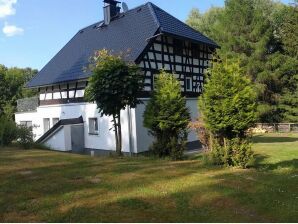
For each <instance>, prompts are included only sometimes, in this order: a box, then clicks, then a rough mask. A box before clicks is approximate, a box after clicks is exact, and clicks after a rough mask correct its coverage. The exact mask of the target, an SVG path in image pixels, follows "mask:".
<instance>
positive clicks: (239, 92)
mask: <svg viewBox="0 0 298 224" xmlns="http://www.w3.org/2000/svg"><path fill="white" fill-rule="evenodd" d="M209 73H210V74H209V79H208V80H207V83H206V84H205V86H204V94H203V95H202V96H200V99H199V110H200V112H201V114H202V119H203V121H204V123H205V125H206V128H207V129H208V130H209V131H210V133H211V138H212V139H211V141H212V142H211V144H210V143H209V144H210V145H211V152H210V160H211V162H212V163H213V164H216V165H226V166H239V167H242V168H246V167H247V165H248V164H249V162H250V161H251V159H252V157H253V153H252V152H251V149H250V148H251V147H250V145H249V143H248V141H247V137H246V131H247V130H248V129H249V128H250V127H252V126H253V125H254V123H255V121H256V94H255V91H254V88H253V86H252V83H251V81H250V79H248V78H246V77H245V76H244V75H242V71H241V69H240V67H239V64H238V63H232V62H231V63H230V64H229V63H228V61H226V63H225V62H223V63H220V62H214V63H213V65H212V68H211V69H210V70H209Z"/></svg>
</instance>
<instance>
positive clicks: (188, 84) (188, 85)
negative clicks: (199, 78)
mask: <svg viewBox="0 0 298 224" xmlns="http://www.w3.org/2000/svg"><path fill="white" fill-rule="evenodd" d="M185 89H186V91H187V92H191V91H192V78H190V77H186V80H185Z"/></svg>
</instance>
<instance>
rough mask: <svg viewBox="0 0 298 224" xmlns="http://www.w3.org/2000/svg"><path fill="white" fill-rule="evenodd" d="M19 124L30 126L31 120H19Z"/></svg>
mask: <svg viewBox="0 0 298 224" xmlns="http://www.w3.org/2000/svg"><path fill="white" fill-rule="evenodd" d="M20 125H21V126H25V127H27V128H31V127H32V121H20Z"/></svg>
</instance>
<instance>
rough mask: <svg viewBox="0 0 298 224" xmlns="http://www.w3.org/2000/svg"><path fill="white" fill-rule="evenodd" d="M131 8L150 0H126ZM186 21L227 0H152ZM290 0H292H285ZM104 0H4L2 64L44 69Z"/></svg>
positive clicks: (97, 15)
mask: <svg viewBox="0 0 298 224" xmlns="http://www.w3.org/2000/svg"><path fill="white" fill-rule="evenodd" d="M125 2H126V3H127V4H128V6H129V8H133V7H136V6H138V5H141V4H143V3H145V2H147V1H146V0H126V1H125ZM151 2H153V3H154V4H156V5H158V6H159V7H161V8H162V9H164V10H166V11H168V12H169V13H171V14H172V15H174V16H175V17H177V18H179V19H180V20H182V21H185V20H186V18H187V15H188V13H189V11H190V10H191V9H192V8H193V7H196V8H199V9H200V11H206V10H207V9H208V8H210V7H211V6H223V4H224V0H151ZM282 2H285V3H288V2H291V0H282ZM102 6H103V3H102V0H0V64H4V65H6V66H8V67H11V66H18V67H32V68H36V69H41V68H42V67H43V66H44V65H45V64H46V63H47V62H48V61H49V60H50V59H51V58H52V57H53V56H54V55H55V54H56V53H57V52H58V51H59V50H60V49H61V48H62V47H63V46H64V45H65V44H66V43H67V42H68V41H69V40H70V39H71V38H72V37H73V36H74V35H75V33H76V32H77V31H78V30H79V29H81V28H83V27H85V26H88V25H90V24H92V23H94V22H97V21H99V20H101V19H102V18H103V13H102Z"/></svg>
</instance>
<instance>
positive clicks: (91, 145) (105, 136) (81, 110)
mask: <svg viewBox="0 0 298 224" xmlns="http://www.w3.org/2000/svg"><path fill="white" fill-rule="evenodd" d="M80 116H83V120H84V129H85V148H88V149H101V150H115V136H114V132H113V131H111V130H110V129H111V128H113V125H112V122H111V121H112V118H111V117H107V116H104V117H101V116H100V114H99V113H98V109H97V108H96V104H91V103H75V104H65V105H51V106H40V107H38V108H37V111H36V112H35V113H16V114H15V119H16V123H18V124H19V123H20V122H21V121H32V123H33V125H34V126H36V127H35V128H34V129H33V133H34V135H35V140H37V139H38V138H40V137H41V136H42V135H43V134H44V127H43V125H44V124H43V119H44V118H50V124H51V125H50V126H51V127H52V126H53V120H52V119H53V118H59V119H71V118H78V117H80ZM95 117H97V118H98V124H99V135H90V134H89V118H95ZM131 117H132V120H131V123H132V125H131V126H132V131H131V132H132V137H131V141H132V144H130V138H129V119H128V111H127V109H126V110H123V111H121V125H122V140H123V142H122V146H123V152H130V150H131V148H130V147H131V146H132V147H133V146H134V145H136V137H135V133H136V130H135V124H134V119H133V117H134V110H133V109H132V110H131ZM132 150H133V151H136V149H134V148H132Z"/></svg>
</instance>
